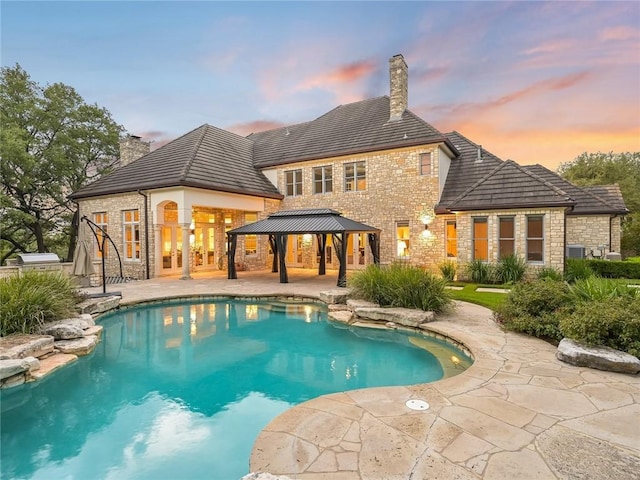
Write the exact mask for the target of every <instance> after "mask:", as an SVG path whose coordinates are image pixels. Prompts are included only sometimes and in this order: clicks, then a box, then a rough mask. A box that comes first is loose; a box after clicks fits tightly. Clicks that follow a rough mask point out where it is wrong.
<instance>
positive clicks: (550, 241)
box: [443, 208, 564, 271]
mask: <svg viewBox="0 0 640 480" xmlns="http://www.w3.org/2000/svg"><path fill="white" fill-rule="evenodd" d="M538 215H541V216H543V229H544V230H543V231H544V246H543V259H544V260H543V261H542V262H530V263H529V266H530V267H531V268H540V267H543V266H545V267H552V268H555V269H557V270H559V271H563V270H564V209H562V208H555V209H530V210H486V211H477V212H464V213H459V214H457V215H456V216H455V218H456V226H457V238H458V241H457V245H458V258H457V260H458V263H459V267H458V270H459V271H460V268H462V267H463V266H464V265H466V264H468V263H469V262H471V260H473V232H472V228H473V227H472V224H473V218H476V217H479V218H482V217H484V218H486V219H487V227H488V251H489V258H488V260H489V261H490V262H497V261H498V244H499V238H498V236H499V232H498V222H499V217H501V216H505V217H514V218H515V221H514V229H515V232H514V240H515V241H514V250H515V254H516V255H519V256H521V257H524V258H526V252H527V238H526V237H527V234H526V231H527V217H528V216H538ZM443 221H444V220H443Z"/></svg>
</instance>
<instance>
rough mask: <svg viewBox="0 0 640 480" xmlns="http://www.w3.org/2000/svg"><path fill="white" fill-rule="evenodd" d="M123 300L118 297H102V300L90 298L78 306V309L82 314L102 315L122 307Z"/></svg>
mask: <svg viewBox="0 0 640 480" xmlns="http://www.w3.org/2000/svg"><path fill="white" fill-rule="evenodd" d="M121 299H122V298H121V297H118V296H113V297H101V298H89V299H87V300H85V301H84V302H81V303H79V304H78V305H76V309H77V310H78V311H79V312H80V313H89V314H95V313H102V312H107V311H109V310H114V309H116V308H118V307H119V306H120V300H121Z"/></svg>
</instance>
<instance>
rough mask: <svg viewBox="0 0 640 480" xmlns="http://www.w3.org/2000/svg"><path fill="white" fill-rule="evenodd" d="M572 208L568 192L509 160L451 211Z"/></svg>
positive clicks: (450, 208) (463, 196)
mask: <svg viewBox="0 0 640 480" xmlns="http://www.w3.org/2000/svg"><path fill="white" fill-rule="evenodd" d="M573 205H575V201H574V200H573V199H572V198H571V197H570V196H569V195H568V194H567V193H566V192H565V191H563V190H561V189H560V188H558V187H555V186H554V185H552V184H551V183H549V182H547V181H546V180H544V179H542V178H540V177H539V176H537V175H535V174H534V173H532V172H530V171H528V170H526V169H524V168H523V167H521V166H520V165H518V164H517V163H516V162H514V161H512V160H507V161H506V162H503V163H501V164H500V165H498V166H497V167H496V168H495V169H494V170H492V171H491V172H489V173H487V174H486V175H485V176H484V177H483V178H481V179H480V180H478V181H477V182H476V183H475V184H474V185H472V186H471V187H469V188H468V189H467V190H466V191H465V192H463V193H462V194H461V195H459V196H458V197H457V198H456V199H455V200H453V202H451V203H450V204H449V205H448V208H449V210H451V211H466V210H485V209H501V208H509V209H510V208H535V207H543V206H544V207H552V206H558V207H569V206H573Z"/></svg>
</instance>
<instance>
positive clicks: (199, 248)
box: [193, 224, 216, 270]
mask: <svg viewBox="0 0 640 480" xmlns="http://www.w3.org/2000/svg"><path fill="white" fill-rule="evenodd" d="M214 238H215V229H214V226H213V225H208V224H204V225H196V228H195V230H194V239H193V254H194V269H195V270H207V269H212V268H214V267H215V265H216V262H215V258H216V254H215V250H214V244H215V243H214Z"/></svg>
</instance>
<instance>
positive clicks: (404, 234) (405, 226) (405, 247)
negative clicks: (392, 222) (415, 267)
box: [396, 222, 410, 258]
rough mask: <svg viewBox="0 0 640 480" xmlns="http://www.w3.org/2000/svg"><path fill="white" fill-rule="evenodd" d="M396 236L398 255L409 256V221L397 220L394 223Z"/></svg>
mask: <svg viewBox="0 0 640 480" xmlns="http://www.w3.org/2000/svg"><path fill="white" fill-rule="evenodd" d="M396 238H397V246H398V247H397V248H398V253H397V255H398V257H403V258H404V257H408V256H409V247H410V243H409V222H397V223H396Z"/></svg>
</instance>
